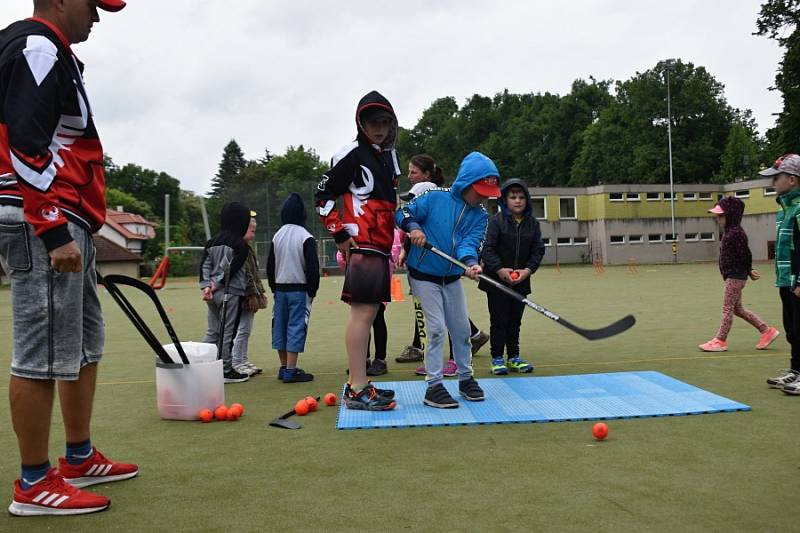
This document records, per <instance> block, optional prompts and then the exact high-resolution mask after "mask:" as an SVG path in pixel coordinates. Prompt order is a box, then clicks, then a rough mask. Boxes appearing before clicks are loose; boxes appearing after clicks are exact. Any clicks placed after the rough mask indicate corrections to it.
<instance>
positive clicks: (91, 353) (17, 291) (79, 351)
mask: <svg viewBox="0 0 800 533" xmlns="http://www.w3.org/2000/svg"><path fill="white" fill-rule="evenodd" d="M68 228H69V232H70V234H71V235H72V238H73V239H75V242H76V243H77V245H78V247H79V248H80V249H81V255H82V256H83V271H82V272H80V273H72V272H56V271H54V270H53V269H52V268H50V256H49V255H48V254H47V249H46V248H45V246H44V242H42V240H41V239H39V238H38V237H37V236H36V235H35V234H34V232H33V227H32V226H31V225H30V224H28V223H27V222H25V218H24V216H23V212H22V208H21V207H15V206H5V205H0V263H2V266H3V270H4V271H5V272H6V273H7V275H8V277H9V279H10V280H11V307H12V322H13V326H12V327H13V338H14V340H13V346H14V348H13V354H12V357H11V374H12V375H14V376H18V377H22V378H30V379H59V380H77V379H78V374H79V372H80V369H81V368H83V366H84V365H87V364H89V363H96V362H98V361H99V360H100V358H101V357H102V354H103V342H104V335H105V334H104V326H103V315H102V310H101V309H100V300H99V299H98V297H97V275H96V273H95V249H94V242H93V241H92V236H91V234H90V233H89V232H88V231H86V230H85V229H84V228H82V227H81V226H78V225H77V224H73V223H72V222H70V223H69V226H68Z"/></svg>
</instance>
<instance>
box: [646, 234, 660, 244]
mask: <svg viewBox="0 0 800 533" xmlns="http://www.w3.org/2000/svg"><path fill="white" fill-rule="evenodd" d="M651 235H656V234H655V233H648V234H647V243H648V244H658V243H660V242H664V234H663V233H658V234H657V235H658V240H652V239H650V236H651Z"/></svg>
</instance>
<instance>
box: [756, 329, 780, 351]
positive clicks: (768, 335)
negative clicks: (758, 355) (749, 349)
mask: <svg viewBox="0 0 800 533" xmlns="http://www.w3.org/2000/svg"><path fill="white" fill-rule="evenodd" d="M780 334H781V332H780V331H778V328H773V327H769V328H767V331H765V332H764V333H762V334H761V338H760V339H758V344H756V350H766V349H767V347H768V346H769V345H770V344H772V341H774V340H775V339H777V338H778V335H780Z"/></svg>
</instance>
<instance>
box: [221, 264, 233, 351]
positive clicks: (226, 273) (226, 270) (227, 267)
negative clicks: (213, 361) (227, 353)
mask: <svg viewBox="0 0 800 533" xmlns="http://www.w3.org/2000/svg"><path fill="white" fill-rule="evenodd" d="M230 269H231V265H230V263H229V264H227V265H225V266H224V267H223V269H222V272H223V275H222V283H224V284H225V290H224V291H223V293H222V309H221V310H220V320H219V339H217V359H222V350H223V348H225V320H226V318H227V315H228V300H229V299H230V293H229V292H228V286H229V285H230V281H231V280H230V279H229V276H230V273H231V270H230ZM231 351H233V346H231Z"/></svg>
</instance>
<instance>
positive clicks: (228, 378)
mask: <svg viewBox="0 0 800 533" xmlns="http://www.w3.org/2000/svg"><path fill="white" fill-rule="evenodd" d="M248 379H250V376H248V375H247V374H240V373H239V372H237V371H236V370H234V369H232V368H231V369H230V370H228V371H227V372H224V373H223V374H222V381H223V382H224V383H244V382H245V381H247V380H248Z"/></svg>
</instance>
